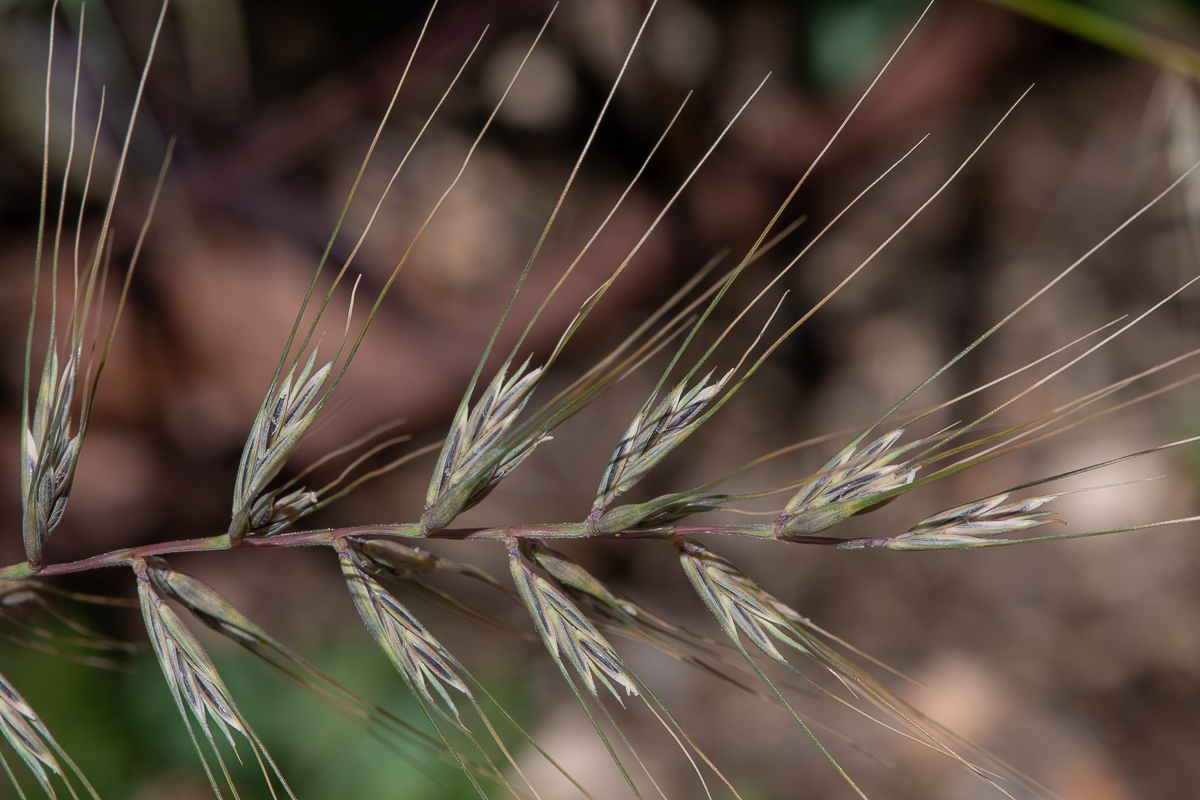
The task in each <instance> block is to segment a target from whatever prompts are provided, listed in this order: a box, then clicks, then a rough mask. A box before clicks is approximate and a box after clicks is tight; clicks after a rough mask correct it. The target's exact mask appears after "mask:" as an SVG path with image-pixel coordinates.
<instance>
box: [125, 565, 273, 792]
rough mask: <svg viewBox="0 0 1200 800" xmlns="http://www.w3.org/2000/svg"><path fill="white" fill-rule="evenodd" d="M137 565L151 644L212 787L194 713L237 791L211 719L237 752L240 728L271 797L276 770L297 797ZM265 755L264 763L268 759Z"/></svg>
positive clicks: (201, 653)
mask: <svg viewBox="0 0 1200 800" xmlns="http://www.w3.org/2000/svg"><path fill="white" fill-rule="evenodd" d="M133 568H134V571H135V573H136V574H137V587H138V599H139V600H140V602H141V607H142V617H143V618H144V619H145V622H146V631H147V632H148V633H149V634H150V644H151V646H152V647H153V648H154V654H155V655H156V656H158V663H159V665H160V666H161V667H162V671H163V675H164V676H165V677H166V680H167V687H168V688H169V689H170V690H171V696H172V698H174V700H175V704H176V705H177V706H178V707H179V713H180V715H181V716H182V717H183V721H184V724H185V725H186V726H187V729H188V734H189V735H190V736H191V737H192V743H193V744H194V745H195V747H196V753H197V754H198V755H199V756H200V761H201V763H202V764H203V766H204V772H205V774H206V775H207V776H208V780H209V783H210V785H211V786H212V789H213V792H214V793H215V794H216V795H217V797H218V798H220V797H222V794H221V789H220V786H219V785H218V782H217V779H216V776H215V775H214V774H213V772H212V769H211V768H210V767H209V764H208V758H207V757H206V756H205V755H204V751H203V750H202V749H201V747H200V743H199V741H198V740H197V739H196V735H195V731H194V730H193V728H192V722H191V719H194V720H195V721H196V724H198V725H199V726H200V730H201V731H203V732H204V738H205V739H207V740H208V744H209V746H210V747H211V748H212V751H213V753H214V754H215V755H216V758H217V763H218V764H219V765H220V767H221V773H222V775H223V776H224V778H225V783H226V785H227V786H228V787H229V790H230V792H231V793H232V794H233V796H234V797H237V796H238V792H237V788H236V787H235V786H234V784H233V779H232V777H231V776H230V774H229V770H228V768H227V767H226V765H225V760H224V758H223V757H222V756H221V752H220V750H219V749H217V742H216V738H215V737H214V736H213V733H212V728H211V727H210V723H211V724H212V725H213V726H215V727H216V728H217V730H218V731H220V732H221V734H222V735H223V736H224V737H225V740H226V741H227V742H229V745H230V747H232V748H233V750H234V752H235V753H237V742H236V741H235V740H234V737H233V733H232V732H231V731H236V732H237V733H239V734H241V736H242V737H243V738H245V739H246V741H247V742H249V743H250V748H251V750H252V751H253V753H254V757H255V759H256V760H257V761H258V765H259V768H260V769H261V770H262V773H263V778H264V779H265V780H266V782H267V785H268V787H269V788H270V790H271V796H272V797H277V795H276V794H275V787H274V784H273V783H272V782H271V773H273V774H274V775H275V778H276V779H277V780H278V781H279V783H280V785H281V786H282V787H283V789H284V791H285V792H286V793H287V796H288V797H290V798H292V800H295V795H294V794H292V790H291V789H290V788H289V787H288V785H287V781H286V780H284V778H283V775H282V774H281V773H280V772H279V769H278V768H277V767H276V766H275V762H274V761H272V760H271V756H270V754H269V753H267V751H266V748H265V747H264V746H263V744H262V742H261V741H259V739H258V736H257V735H256V734H255V733H254V731H253V730H252V729H251V728H250V726H249V725H248V724H247V723H246V720H245V719H244V718H243V717H242V713H241V712H240V711H239V710H238V708H237V705H236V704H235V703H234V702H233V697H231V696H230V694H229V690H228V689H227V688H226V687H225V682H224V681H222V680H221V676H220V675H219V674H218V673H217V668H216V666H214V665H213V663H212V659H210V658H209V657H208V654H207V653H206V652H204V648H203V647H201V646H200V642H198V641H197V640H196V637H195V636H193V635H192V633H191V631H189V630H188V629H187V627H186V626H185V625H184V624H183V620H181V619H180V618H179V615H178V614H176V613H175V612H174V610H172V609H171V607H170V606H168V605H167V604H166V602H165V601H164V600H163V599H162V597H161V596H159V594H158V591H157V589H156V588H155V583H154V581H153V580H152V579H151V577H150V570H149V567H148V566H147V564H146V562H145V561H144V560H142V559H138V560H136V561H135V562H134V564H133ZM188 712H190V713H191V719H189V717H188ZM239 759H240V756H239ZM264 759H265V761H266V763H264ZM267 764H270V767H271V773H268V772H267Z"/></svg>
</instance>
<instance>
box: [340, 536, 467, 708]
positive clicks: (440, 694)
mask: <svg viewBox="0 0 1200 800" xmlns="http://www.w3.org/2000/svg"><path fill="white" fill-rule="evenodd" d="M340 561H341V565H342V576H343V577H344V578H345V580H346V586H347V587H349V589H350V595H351V597H352V598H353V599H354V606H355V608H357V609H358V613H359V614H360V615H361V616H362V618H363V622H364V623H365V624H366V626H367V629H368V630H369V631H370V632H371V635H372V636H373V637H374V639H375V641H376V642H377V643H378V644H379V646H380V647H381V648H383V652H384V653H385V654H386V655H387V657H388V660H389V661H391V662H392V664H393V666H395V667H396V669H397V670H398V671H399V672H400V675H401V676H402V677H403V678H404V682H405V683H406V684H408V687H409V689H410V690H411V691H412V692H413V694H415V695H416V696H417V698H418V699H419V700H421V701H422V703H423V704H424V705H425V706H426V707H428V708H435V709H437V710H438V711H439V712H440V713H441V714H442V716H444V717H445V718H446V719H447V720H448V721H450V722H452V723H454V724H455V725H456V726H458V727H460V728H465V726H463V723H462V719H461V717H460V715H459V711H458V706H456V705H455V704H454V700H453V698H452V697H451V695H450V691H449V690H450V689H453V690H455V691H456V692H459V693H460V694H462V695H463V696H464V697H466V698H468V699H469V700H472V701H473V700H474V696H473V695H472V694H471V690H470V689H469V688H468V687H467V685H466V683H465V682H464V681H463V679H462V678H461V677H460V676H459V674H458V669H457V667H456V665H455V662H454V657H453V656H451V655H450V654H449V653H448V652H447V651H446V649H445V648H444V647H442V645H441V643H439V642H438V640H437V639H435V638H433V635H432V634H431V633H429V631H427V630H425V626H424V625H422V624H421V623H420V622H419V621H418V620H417V618H416V617H414V616H413V615H412V614H411V613H409V611H408V609H406V608H405V607H404V606H402V605H400V603H399V602H398V601H397V600H396V598H394V597H392V595H391V594H389V593H388V591H387V590H386V589H384V588H383V587H382V586H380V585H379V583H378V582H377V581H376V580H375V579H374V578H372V577H371V576H370V575H368V574H367V573H366V572H364V571H363V569H362V568H361V567H360V566H359V564H358V559H357V557H356V556H355V554H354V551H353V550H351V549H350V548H349V547H343V548H342V549H341V554H340ZM435 692H436V694H437V696H436V697H435V696H434V693H435ZM439 698H440V700H441V701H442V702H441V703H439V702H438V699H439Z"/></svg>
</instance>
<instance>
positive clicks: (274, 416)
mask: <svg viewBox="0 0 1200 800" xmlns="http://www.w3.org/2000/svg"><path fill="white" fill-rule="evenodd" d="M316 359H317V353H316V351H315V350H314V351H313V352H312V354H311V355H309V357H308V361H307V362H306V363H305V365H304V368H303V369H301V370H300V374H299V375H296V374H295V373H296V367H295V366H294V365H293V367H292V369H291V370H289V371H288V373H287V375H285V376H284V378H283V380H282V381H281V382H280V383H279V388H278V389H277V390H276V391H275V393H274V395H273V396H272V397H270V398H269V401H268V402H266V403H264V404H263V407H262V408H261V409H260V410H259V412H258V416H257V417H256V418H255V420H254V427H253V428H251V430H250V436H249V438H248V439H247V440H246V447H245V449H244V450H243V451H242V461H241V464H240V465H239V466H238V474H237V481H236V483H235V484H234V492H233V521H232V522H231V523H230V525H229V535H230V537H231V538H233V539H240V538H241V537H243V536H246V535H256V534H261V535H270V534H272V533H276V532H278V531H280V530H282V529H283V528H286V527H287V526H288V525H289V524H291V522H292V521H294V520H295V519H296V517H297V516H299V514H300V512H302V511H304V510H305V509H306V508H308V507H309V506H311V505H313V504H315V503H316V501H317V498H316V494H315V493H313V492H306V491H303V490H299V491H294V492H290V493H289V494H287V495H284V496H280V492H281V491H282V490H275V491H272V492H266V493H265V494H264V493H263V490H264V489H265V488H266V486H267V484H269V483H270V482H271V481H272V480H273V479H274V478H275V476H276V475H278V474H279V471H280V470H281V469H283V465H284V464H285V463H286V462H287V460H288V458H289V457H290V456H291V454H292V452H293V451H294V450H295V449H296V446H297V445H298V444H299V443H300V439H301V438H302V437H303V436H304V434H305V432H306V431H307V430H308V429H309V427H310V426H311V425H312V423H313V419H314V418H315V417H316V415H317V412H318V411H319V410H320V403H319V402H318V400H319V397H320V395H319V393H320V390H321V387H322V386H323V385H324V384H325V381H326V379H328V377H329V372H330V370H331V369H332V368H333V362H332V361H331V362H329V363H327V364H325V365H324V366H322V367H321V368H319V369H318V370H317V371H316V372H313V366H314V365H315V364H316Z"/></svg>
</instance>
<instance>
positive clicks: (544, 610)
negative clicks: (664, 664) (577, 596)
mask: <svg viewBox="0 0 1200 800" xmlns="http://www.w3.org/2000/svg"><path fill="white" fill-rule="evenodd" d="M509 568H510V571H511V572H512V576H513V582H514V583H515V584H516V585H517V591H518V592H520V594H521V600H522V601H523V602H524V603H525V608H526V609H527V610H528V611H529V615H530V616H531V617H532V618H533V624H534V627H535V628H537V631H538V634H539V635H540V636H541V637H542V641H543V642H544V643H545V645H546V649H547V650H549V651H550V655H551V656H553V658H554V660H555V661H556V662H557V663H558V665H559V667H560V668H562V669H565V667H564V660H565V661H566V662H567V663H570V665H571V667H572V669H574V671H575V674H576V675H578V676H579V679H580V680H582V681H583V684H584V686H586V687H587V690H588V692H589V693H590V694H591V695H592V697H599V695H598V694H597V692H596V681H597V680H599V681H600V683H601V684H602V685H603V686H604V687H605V688H606V689H608V691H609V692H611V693H612V696H613V697H615V698H616V699H617V701H618V702H623V701H622V700H621V695H620V694H619V693H618V692H617V690H616V687H615V686H614V684H615V685H616V686H620V687H621V688H622V689H624V690H625V694H626V695H637V694H639V692H638V686H637V682H636V681H635V680H634V677H633V675H632V673H631V672H630V671H629V669H628V668H627V667H626V666H625V663H624V662H623V661H622V660H621V657H620V656H619V655H617V652H616V650H614V649H613V647H612V645H610V644H609V643H608V640H607V639H605V638H604V637H603V636H602V635H601V634H600V632H599V631H598V630H596V626H595V625H593V624H592V623H591V621H589V620H588V618H587V617H585V616H584V615H583V612H582V611H580V610H579V607H578V606H576V605H575V604H574V603H573V602H571V600H570V598H568V597H567V596H566V595H565V594H564V593H563V591H562V590H561V589H559V588H558V587H557V586H555V585H554V584H552V583H550V582H549V581H547V580H546V579H545V578H543V577H541V576H540V575H537V574H535V573H534V572H533V570H531V569H530V568H529V565H528V564H526V563H525V561H524V559H523V558H522V557H521V554H520V552H519V551H518V550H513V551H512V552H511V553H510V556H509Z"/></svg>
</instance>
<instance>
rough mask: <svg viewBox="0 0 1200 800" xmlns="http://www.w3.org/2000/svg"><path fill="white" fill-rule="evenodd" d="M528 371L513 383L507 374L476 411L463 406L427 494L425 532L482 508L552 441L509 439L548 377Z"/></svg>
mask: <svg viewBox="0 0 1200 800" xmlns="http://www.w3.org/2000/svg"><path fill="white" fill-rule="evenodd" d="M528 367H529V363H528V362H526V363H524V364H522V365H521V366H520V367H518V368H517V370H516V371H515V372H514V373H513V375H512V377H510V378H506V375H507V370H506V369H501V370H500V371H499V372H497V373H496V377H494V378H493V379H492V382H491V383H490V384H488V387H487V389H485V390H484V392H483V395H482V396H481V397H480V398H479V400H478V401H476V403H475V406H474V407H473V408H472V407H469V406H468V404H467V403H465V402H464V403H462V404H461V405H460V406H459V409H458V414H457V416H456V417H455V419H454V423H453V424H452V425H451V426H450V433H449V434H448V435H447V436H446V442H445V444H443V445H442V451H441V453H440V454H439V456H438V461H437V467H436V469H435V470H434V473H433V477H432V479H431V480H430V482H429V491H428V492H427V493H426V495H425V513H424V515H423V516H422V517H421V525H422V527H423V528H424V529H425V530H427V531H436V530H440V529H442V528H444V527H446V526H447V525H449V524H450V523H451V522H452V521H453V520H454V518H455V517H457V516H458V515H459V514H461V513H462V512H463V511H466V510H467V509H469V508H471V507H473V506H475V505H476V504H478V503H479V502H480V501H482V500H483V499H484V498H485V497H487V496H488V494H490V493H491V491H492V490H493V489H495V488H496V486H498V485H499V483H500V481H502V480H503V479H504V478H505V477H506V476H507V475H508V474H509V473H510V472H512V471H513V470H514V469H516V468H517V467H518V466H519V465H520V463H521V462H522V461H524V460H525V459H526V458H527V457H528V456H529V454H530V453H532V452H533V450H534V448H535V447H537V446H538V445H539V444H541V443H542V442H544V441H546V440H547V439H549V438H550V437H549V436H548V435H546V434H545V433H534V434H532V435H530V436H528V437H525V438H522V439H521V440H520V441H518V442H516V443H515V444H514V443H512V442H509V441H507V439H506V436H507V434H508V432H509V430H510V429H511V428H512V426H513V423H514V422H516V419H517V416H518V415H519V414H520V413H521V411H522V410H523V409H524V408H525V404H526V403H527V402H528V401H529V396H530V395H531V394H532V393H533V390H534V389H535V388H537V385H538V381H539V380H540V379H541V377H542V368H541V367H538V368H536V369H532V370H529V369H528ZM527 370H528V371H527Z"/></svg>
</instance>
